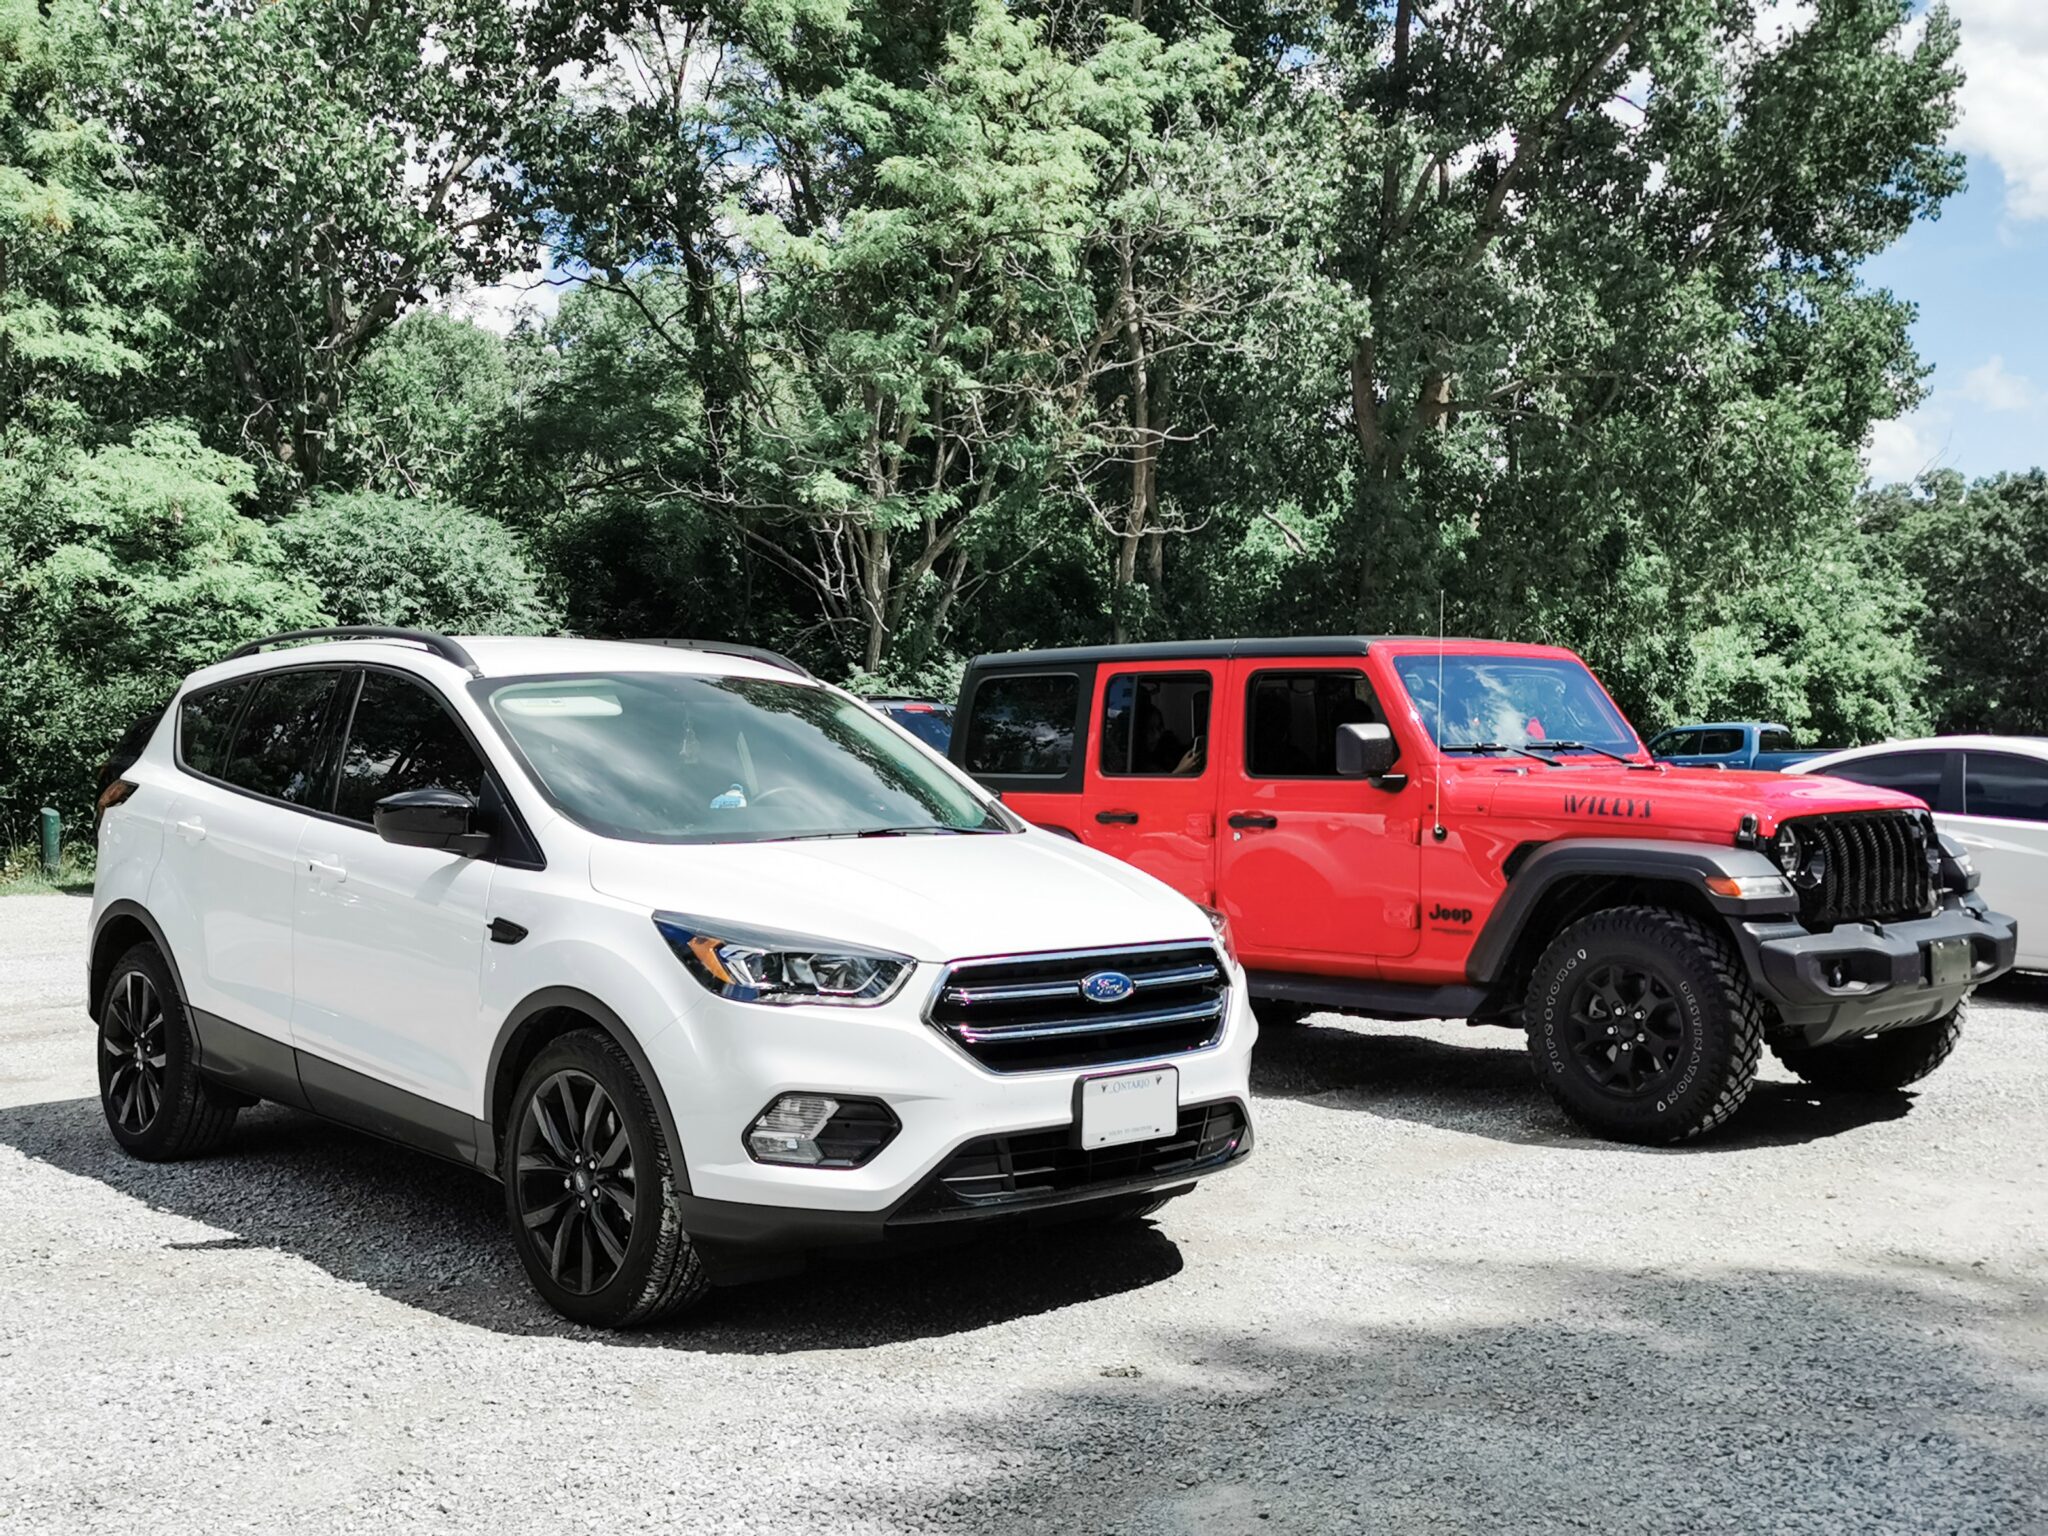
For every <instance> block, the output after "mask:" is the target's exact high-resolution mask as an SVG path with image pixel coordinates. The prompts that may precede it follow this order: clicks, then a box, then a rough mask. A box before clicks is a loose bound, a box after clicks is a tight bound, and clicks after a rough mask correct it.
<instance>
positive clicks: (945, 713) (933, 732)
mask: <svg viewBox="0 0 2048 1536" xmlns="http://www.w3.org/2000/svg"><path fill="white" fill-rule="evenodd" d="M865 702H866V703H867V705H868V707H869V708H870V709H873V710H875V711H877V712H878V713H880V714H884V715H887V716H888V717H889V718H890V719H891V720H894V721H895V722H896V723H897V724H898V725H900V726H902V727H903V729H905V730H906V731H908V732H910V734H911V735H913V736H915V737H916V738H917V739H918V740H919V741H921V742H923V743H924V744H925V745H926V746H928V747H930V748H931V749H932V750H933V751H934V752H941V753H943V752H944V751H946V750H947V748H949V747H950V746H951V745H952V743H953V706H952V705H950V704H941V703H939V702H938V700H936V699H913V698H908V697H896V696H893V695H883V696H881V697H879V698H872V699H868V700H866V701H865Z"/></svg>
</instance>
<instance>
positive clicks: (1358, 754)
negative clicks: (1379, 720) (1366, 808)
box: [1337, 723, 1395, 779]
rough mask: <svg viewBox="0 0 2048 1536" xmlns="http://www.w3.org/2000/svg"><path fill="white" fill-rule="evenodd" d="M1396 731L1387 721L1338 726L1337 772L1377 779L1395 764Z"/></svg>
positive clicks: (1340, 774)
mask: <svg viewBox="0 0 2048 1536" xmlns="http://www.w3.org/2000/svg"><path fill="white" fill-rule="evenodd" d="M1394 753H1395V747H1394V733H1393V732H1392V731H1390V730H1388V729H1387V728H1386V727H1385V726H1384V725H1365V724H1362V723H1360V724H1352V725H1340V726H1338V727H1337V776H1338V777H1339V778H1344V779H1377V778H1380V777H1382V776H1384V775H1385V774H1386V773H1388V772H1389V771H1390V770H1391V769H1392V768H1393V766H1394Z"/></svg>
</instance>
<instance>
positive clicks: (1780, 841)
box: [1771, 826, 1799, 879]
mask: <svg viewBox="0 0 2048 1536" xmlns="http://www.w3.org/2000/svg"><path fill="white" fill-rule="evenodd" d="M1771 857H1772V858H1774V859H1776V860H1777V861H1778V868H1780V869H1782V870H1783V871H1785V875H1786V877H1787V878H1788V879H1789V878H1790V877H1791V876H1793V875H1796V874H1798V873H1799V830H1798V828H1796V827H1790V826H1784V827H1780V828H1778V835H1777V836H1776V837H1774V838H1772V839H1771Z"/></svg>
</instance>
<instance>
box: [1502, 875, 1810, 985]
mask: <svg viewBox="0 0 2048 1536" xmlns="http://www.w3.org/2000/svg"><path fill="white" fill-rule="evenodd" d="M1514 868H1515V872H1514V874H1513V875H1512V876H1510V877H1509V880H1508V883H1507V888H1506V890H1505V891H1503V892H1502V895H1501V899H1500V901H1499V902H1498V903H1497V904H1496V905H1495V907H1494V909H1493V912H1492V915H1491V916H1489V917H1488V918H1487V920H1486V925H1485V927H1483V928H1482V929H1481V930H1480V932H1479V936H1478V938H1477V939H1476V940H1474V941H1473V945H1472V952H1471V955H1470V956H1469V958H1468V959H1467V962H1466V974H1467V976H1468V977H1469V978H1470V980H1471V981H1472V982H1473V983H1474V984H1475V985H1477V986H1481V987H1484V988H1486V989H1487V990H1488V992H1489V993H1490V994H1492V995H1493V996H1494V997H1495V998H1496V999H1497V1000H1498V1001H1499V1003H1500V1005H1501V1006H1504V1007H1513V1006H1515V1005H1516V1004H1517V1003H1518V1002H1519V1001H1520V997H1521V990H1522V988H1523V986H1524V985H1525V984H1526V982H1527V979H1528V976H1529V972H1530V970H1531V969H1532V968H1533V967H1534V965H1535V963H1536V960H1537V958H1538V957H1539V956H1540V955H1541V954H1542V953H1543V951H1544V949H1545V948H1546V947H1547V946H1548V945H1549V943H1550V941H1551V940H1552V939H1554V938H1556V937H1557V935H1558V934H1559V933H1561V932H1563V931H1564V930H1565V929H1566V928H1567V927H1569V926H1570V925H1571V924H1572V923H1575V922H1577V921H1578V920H1579V919H1580V918H1582V917H1584V916H1586V915H1587V914H1589V913H1592V912H1598V911H1602V910H1604V909H1606V908H1608V907H1622V906H1661V907H1668V908H1671V909H1673V910H1675V911H1680V912H1684V913H1687V914H1688V915H1690V916H1693V917H1696V918H1698V919H1700V920H1701V921H1702V922H1704V923H1706V924H1708V925H1709V926H1710V927H1711V928H1712V929H1713V930H1714V931H1715V932H1717V933H1719V934H1721V935H1722V936H1723V937H1725V938H1727V939H1728V940H1729V941H1730V944H1731V947H1733V948H1735V949H1736V950H1737V952H1738V953H1743V946H1741V945H1740V944H1739V943H1738V942H1736V933H1735V925H1736V924H1737V923H1738V922H1739V921H1741V920H1743V919H1755V918H1778V919H1781V920H1782V919H1785V918H1788V917H1792V916H1795V915H1796V914H1797V912H1798V910H1799V902H1798V898H1797V897H1796V896H1784V897H1775V898H1754V899H1752V898H1744V899H1737V898H1730V897H1725V896H1718V895H1716V894H1714V893H1713V892H1711V891H1709V890H1708V889H1707V884H1706V882H1707V880H1708V878H1709V877H1710V876H1716V875H1719V876H1727V877H1731V878H1742V877H1745V876H1749V877H1754V876H1777V875H1778V868H1777V866H1776V865H1775V864H1773V863H1772V862H1771V861H1770V859H1768V858H1767V857H1765V856H1764V855H1763V854H1762V853H1759V852H1757V851H1755V850H1753V849H1748V848H1734V847H1726V848H1724V847H1719V846H1717V845H1715V844H1712V843H1688V842H1680V841H1676V840H1666V839H1649V838H1578V839H1570V840H1566V841H1562V842H1554V843H1545V844H1543V845H1542V846H1540V847H1538V848H1536V849H1534V850H1533V851H1532V852H1529V853H1528V854H1527V856H1526V857H1524V858H1522V859H1520V861H1519V862H1518V863H1516V864H1515V866H1514ZM1745 958H1746V956H1745Z"/></svg>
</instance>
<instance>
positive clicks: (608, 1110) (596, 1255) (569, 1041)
mask: <svg viewBox="0 0 2048 1536" xmlns="http://www.w3.org/2000/svg"><path fill="white" fill-rule="evenodd" d="M679 1150H680V1149H678V1148H674V1147H671V1146H670V1145H669V1144H668V1138H667V1137H666V1136H665V1135H664V1134H663V1133H662V1129H661V1121H660V1119H659V1118H658V1117H657V1116H656V1114H655V1112H654V1101H653V1100H652V1099H651V1098H650V1097H649V1096H648V1089H647V1085H646V1084H645V1083H643V1082H641V1080H640V1074H639V1073H638V1072H636V1071H634V1070H633V1063H632V1061H631V1059H630V1058H628V1056H627V1055H626V1053H625V1052H624V1051H623V1050H621V1049H620V1047H619V1044H618V1042H617V1041H616V1040H614V1039H612V1037H611V1036H609V1035H607V1034H605V1033H604V1032H603V1031H601V1030H596V1029H581V1030H576V1031H574V1032H573V1033H571V1034H566V1035H562V1036H560V1037H559V1038H557V1039H555V1040H552V1041H550V1042H549V1043H548V1044H547V1045H546V1046H545V1047H543V1048H542V1050H541V1053H540V1054H539V1055H538V1056H537V1057H535V1058H534V1061H533V1064H532V1065H531V1066H529V1067H528V1068H527V1069H526V1073H525V1075H524V1076H523V1077H522V1078H521V1079H520V1081H519V1087H518V1088H517V1090H515V1091H514V1093H513V1095H512V1109H511V1114H510V1115H509V1117H508V1118H507V1121H506V1126H505V1145H504V1149H503V1153H502V1156H503V1167H502V1170H501V1171H502V1173H503V1175H504V1181H505V1211H506V1216H507V1219H508V1220H509V1222H510V1224H511V1228H512V1241H513V1244H514V1246H515V1247H517V1248H518V1250H519V1260H520V1262H521V1263H522V1264H524V1265H525V1266H526V1273H527V1277H528V1278H529V1279H530V1280H532V1282H533V1287H534V1289H535V1290H537V1291H539V1292H540V1294H541V1296H542V1298H543V1299H544V1300H546V1302H547V1303H548V1305H549V1306H551V1307H553V1308H554V1309H555V1310H556V1311H557V1312H559V1313H561V1314H562V1316H564V1317H566V1318H568V1319H570V1320H571V1321H572V1322H578V1323H585V1324H588V1325H589V1326H591V1327H593V1328H634V1327H643V1326H645V1325H647V1324H650V1323H659V1322H664V1321H666V1320H668V1319H669V1318H672V1317H675V1316H676V1315H678V1314H679V1313H681V1312H682V1311H684V1310H685V1309H686V1308H688V1307H689V1306H690V1305H691V1304H692V1303H694V1302H696V1301H698V1300H700V1299H701V1298H702V1297H703V1295H704V1293H705V1291H706V1290H708V1289H709V1288H710V1280H709V1279H708V1277H707V1276H706V1274H705V1269H704V1260H703V1257H702V1255H700V1254H699V1253H698V1252H697V1249H696V1248H695V1246H694V1245H693V1244H692V1243H691V1242H690V1238H689V1234H687V1233H686V1232H684V1230H683V1224H682V1189H681V1187H680V1180H679V1178H678V1176H677V1167H678V1164H679V1161H680V1157H679Z"/></svg>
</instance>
